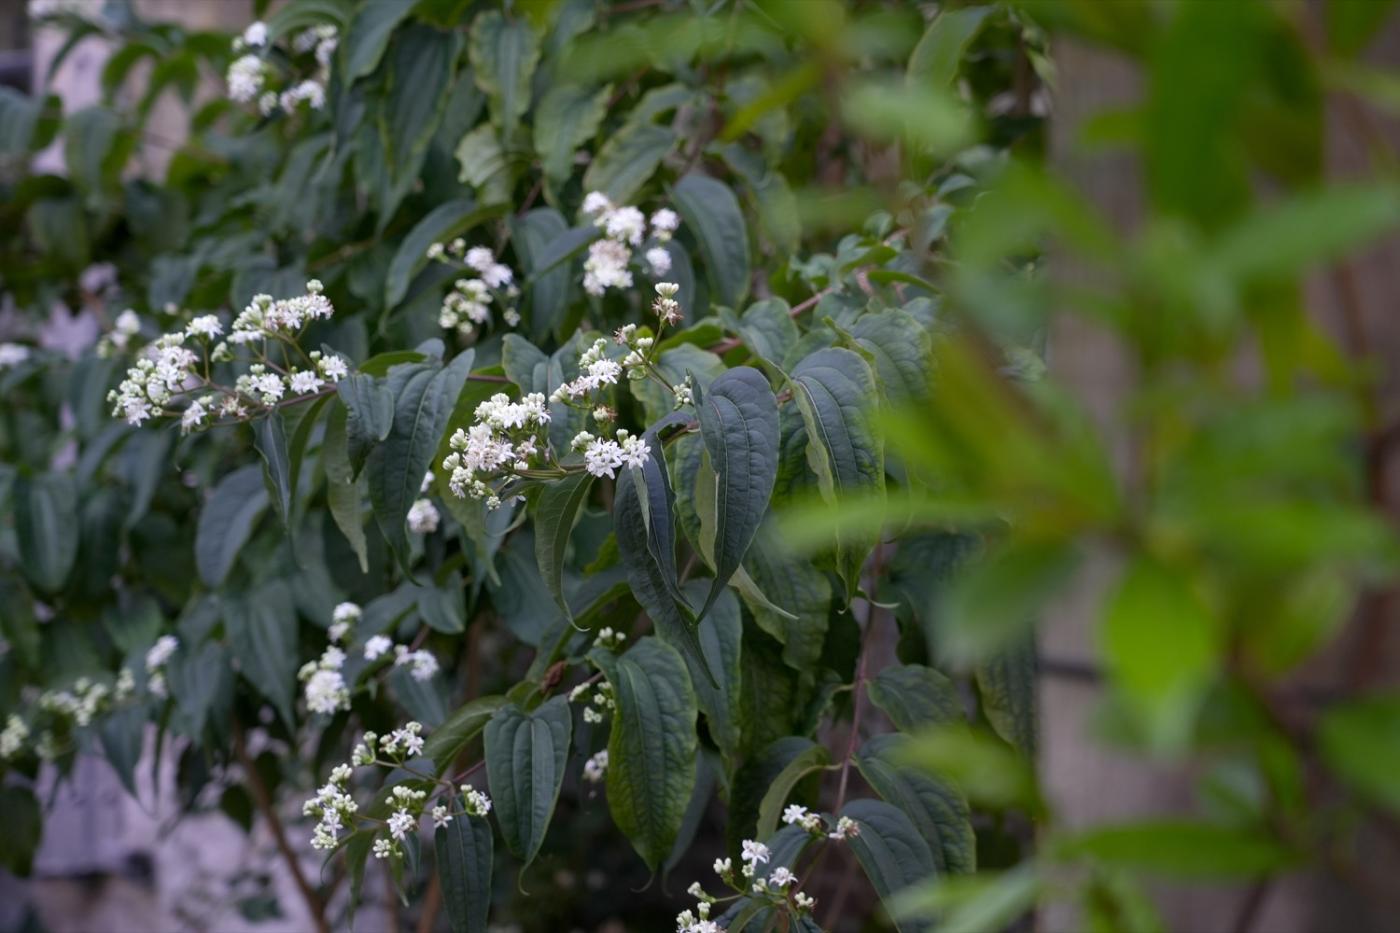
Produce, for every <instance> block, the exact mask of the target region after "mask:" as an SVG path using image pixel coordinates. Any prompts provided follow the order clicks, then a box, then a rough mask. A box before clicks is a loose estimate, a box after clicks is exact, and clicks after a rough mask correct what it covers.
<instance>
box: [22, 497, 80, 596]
mask: <svg viewBox="0 0 1400 933" xmlns="http://www.w3.org/2000/svg"><path fill="white" fill-rule="evenodd" d="M10 495H11V501H12V502H13V503H14V510H15V513H14V515H15V518H14V521H15V536H16V538H18V543H19V559H20V566H21V567H22V568H23V569H24V575H25V576H26V577H28V578H29V582H30V583H33V584H34V585H35V586H36V587H38V588H39V589H41V590H44V591H46V592H50V593H52V592H56V591H57V590H59V589H61V588H62V587H63V583H64V581H65V580H67V579H68V575H69V573H71V572H72V570H73V563H74V561H75V560H76V559H77V556H78V491H77V487H76V485H75V484H74V482H73V477H72V476H71V475H68V474H66V473H44V474H41V475H39V476H36V477H33V478H32V479H31V478H30V477H28V476H19V477H17V478H16V479H15V483H14V486H13V487H12V488H11V492H10Z"/></svg>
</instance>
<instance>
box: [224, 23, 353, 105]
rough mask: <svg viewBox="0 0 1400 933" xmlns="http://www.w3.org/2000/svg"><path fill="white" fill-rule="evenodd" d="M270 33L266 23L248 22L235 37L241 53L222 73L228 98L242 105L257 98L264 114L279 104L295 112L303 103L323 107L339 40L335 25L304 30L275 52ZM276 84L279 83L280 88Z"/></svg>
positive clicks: (234, 48)
mask: <svg viewBox="0 0 1400 933" xmlns="http://www.w3.org/2000/svg"><path fill="white" fill-rule="evenodd" d="M271 38H272V37H271V34H270V33H269V32H268V28H267V24H266V23H263V22H255V23H252V24H250V25H249V26H248V28H247V29H245V30H243V34H242V35H240V36H237V37H235V38H234V40H233V51H234V52H235V53H238V57H237V58H235V59H234V60H233V62H232V63H231V64H230V65H229V67H228V72H227V74H226V75H225V76H224V80H225V82H226V83H227V84H228V96H229V98H230V99H231V100H233V101H235V102H237V103H240V104H251V103H253V102H254V101H257V104H258V111H259V112H260V113H261V114H262V115H263V116H265V117H268V116H271V115H272V114H274V113H276V112H277V111H278V110H279V109H280V110H283V111H285V112H287V113H294V112H295V111H296V110H297V108H299V107H300V106H301V105H302V104H306V105H308V106H309V107H310V108H311V109H312V110H320V109H322V108H324V107H325V106H326V81H327V78H328V75H329V70H330V63H331V57H332V56H333V55H334V54H335V50H336V46H337V44H338V43H339V35H338V33H337V30H336V28H335V27H334V26H332V25H330V24H328V23H327V24H322V25H319V26H313V27H311V28H309V29H304V30H302V31H301V32H298V33H297V34H296V35H294V36H292V37H291V40H290V42H285V43H283V46H282V48H281V49H280V50H279V54H277V55H273V54H271V52H272V41H271ZM279 63H280V64H279ZM308 75H309V76H308ZM274 83H277V84H280V85H281V87H282V90H281V92H280V93H279V92H278V91H277V90H275V89H274V88H273V87H272V85H273V84H274Z"/></svg>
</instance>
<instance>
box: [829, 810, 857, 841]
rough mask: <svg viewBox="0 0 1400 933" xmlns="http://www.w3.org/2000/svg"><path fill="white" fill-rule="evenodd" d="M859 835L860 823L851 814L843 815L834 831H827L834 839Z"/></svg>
mask: <svg viewBox="0 0 1400 933" xmlns="http://www.w3.org/2000/svg"><path fill="white" fill-rule="evenodd" d="M859 835H860V824H859V823H857V822H856V821H855V820H853V819H851V818H850V817H849V816H843V817H841V819H839V820H837V821H836V830H835V831H834V832H830V833H827V836H828V837H830V838H832V839H849V838H851V837H852V836H859Z"/></svg>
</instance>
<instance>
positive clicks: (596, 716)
mask: <svg viewBox="0 0 1400 933" xmlns="http://www.w3.org/2000/svg"><path fill="white" fill-rule="evenodd" d="M590 688H592V691H593V694H592V696H591V697H589V703H590V704H591V705H588V706H584V708H583V721H584V722H587V723H600V722H602V721H603V719H604V717H605V716H606V715H607V714H608V713H610V712H612V711H613V710H615V709H617V700H615V699H613V691H612V684H610V683H608V682H607V681H606V680H603V681H599V682H598V683H597V684H596V685H594V684H589V683H581V684H579V685H578V686H577V687H575V688H574V689H573V690H570V691H569V702H570V703H578V702H579V701H581V700H583V699H584V697H586V696H588V692H589V689H590ZM594 707H597V709H594ZM604 763H606V759H604Z"/></svg>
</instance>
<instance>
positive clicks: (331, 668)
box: [297, 645, 350, 716]
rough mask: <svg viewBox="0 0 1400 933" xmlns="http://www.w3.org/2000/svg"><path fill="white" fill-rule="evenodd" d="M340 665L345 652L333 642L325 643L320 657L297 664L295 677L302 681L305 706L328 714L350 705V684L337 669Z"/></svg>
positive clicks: (343, 663)
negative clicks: (328, 644)
mask: <svg viewBox="0 0 1400 933" xmlns="http://www.w3.org/2000/svg"><path fill="white" fill-rule="evenodd" d="M344 666H345V652H344V651H343V650H342V649H341V648H339V647H337V646H336V645H330V646H328V647H327V648H326V650H325V651H323V652H322V653H321V658H320V660H317V661H307V662H306V663H305V664H303V665H302V666H301V670H300V671H298V672H297V679H298V680H300V681H301V682H302V683H304V684H305V685H306V687H305V688H304V695H305V698H306V708H307V709H309V710H311V712H313V713H324V714H325V715H327V716H330V715H333V714H334V713H335V712H336V711H337V710H342V709H349V708H350V688H349V687H348V686H346V683H345V675H344V674H342V673H341V668H343V667H344Z"/></svg>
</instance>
